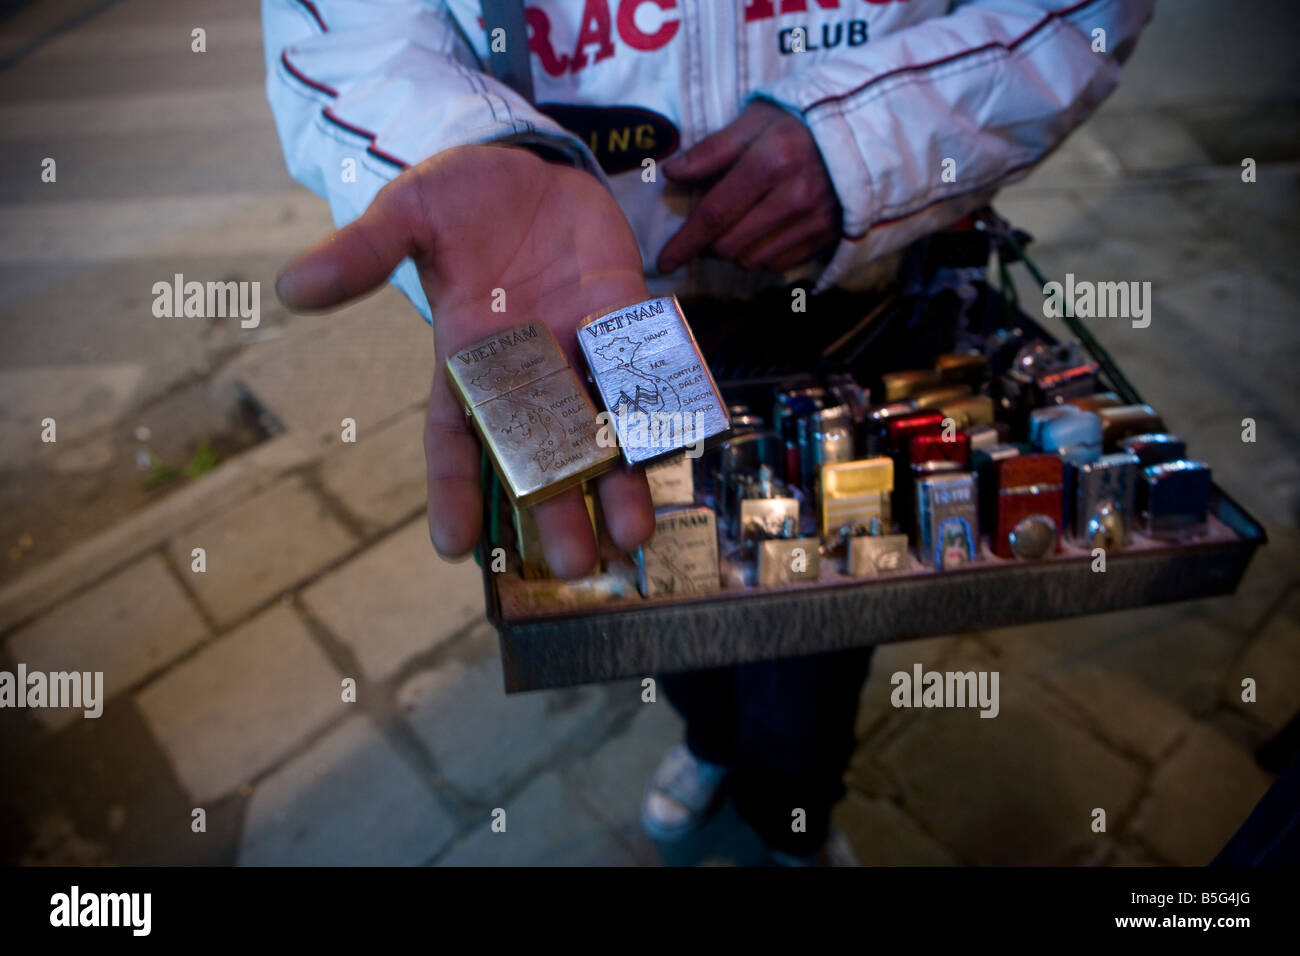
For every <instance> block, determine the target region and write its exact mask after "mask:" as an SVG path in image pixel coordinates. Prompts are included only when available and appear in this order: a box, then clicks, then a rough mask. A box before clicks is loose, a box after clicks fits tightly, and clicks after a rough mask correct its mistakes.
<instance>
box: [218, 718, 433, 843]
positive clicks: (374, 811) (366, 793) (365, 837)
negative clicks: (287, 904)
mask: <svg viewBox="0 0 1300 956" xmlns="http://www.w3.org/2000/svg"><path fill="white" fill-rule="evenodd" d="M455 832H456V824H455V821H454V820H453V819H452V817H451V815H450V814H448V813H447V811H446V810H444V809H443V808H442V807H441V806H440V805H439V803H438V801H437V799H436V797H435V796H434V795H433V793H432V791H431V790H430V789H429V788H428V787H427V786H426V785H425V784H424V783H423V782H422V781H421V780H420V778H419V776H418V775H417V774H416V772H415V771H414V770H412V769H411V768H410V767H409V766H408V765H407V764H406V762H405V761H404V760H403V759H402V758H401V756H399V754H398V753H397V751H395V750H394V749H393V747H392V746H391V745H390V744H389V743H388V742H387V741H386V740H385V739H384V738H383V737H382V736H381V735H380V733H379V732H378V730H376V728H375V726H374V724H373V722H372V721H371V720H370V718H369V717H366V716H364V715H357V716H354V717H349V718H347V719H346V720H344V721H343V722H342V723H341V724H339V725H338V726H337V727H334V728H333V729H332V730H330V731H329V733H327V734H326V735H325V736H324V737H322V738H321V739H320V740H318V741H317V742H316V743H314V744H312V745H311V746H310V747H309V748H308V749H307V750H305V751H303V752H302V753H301V754H299V755H298V756H296V757H294V758H293V759H291V760H290V761H289V762H288V763H286V764H284V765H283V766H281V767H280V768H278V769H277V770H276V771H275V772H274V773H272V774H271V775H270V776H268V777H266V778H265V779H264V780H262V781H261V782H260V783H258V784H257V786H256V788H255V789H254V790H253V796H252V799H251V800H250V801H249V804H248V812H247V816H246V817H245V821H244V829H243V835H242V839H241V844H240V850H239V863H240V864H241V865H244V866H415V865H418V864H420V863H423V862H425V861H426V860H428V859H429V858H430V857H431V856H433V855H434V854H435V853H437V852H439V851H440V850H442V849H443V848H444V847H445V846H446V845H447V844H448V843H449V842H450V840H451V838H452V837H453V836H454V835H455Z"/></svg>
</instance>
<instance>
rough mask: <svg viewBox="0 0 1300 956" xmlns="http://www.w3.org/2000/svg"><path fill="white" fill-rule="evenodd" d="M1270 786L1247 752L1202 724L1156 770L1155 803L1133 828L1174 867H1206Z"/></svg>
mask: <svg viewBox="0 0 1300 956" xmlns="http://www.w3.org/2000/svg"><path fill="white" fill-rule="evenodd" d="M1271 782H1272V778H1271V777H1270V776H1269V775H1268V774H1266V773H1264V771H1262V770H1260V769H1259V767H1257V766H1256V765H1255V762H1254V760H1252V759H1251V758H1250V756H1249V755H1248V754H1246V753H1243V752H1242V751H1241V750H1240V749H1238V748H1237V747H1235V746H1233V745H1232V743H1231V742H1230V741H1228V740H1227V739H1226V738H1225V737H1223V736H1222V735H1220V734H1218V733H1217V732H1215V731H1214V730H1212V729H1210V728H1209V727H1206V726H1205V725H1203V724H1198V725H1196V726H1194V727H1192V729H1191V730H1190V731H1189V732H1188V733H1187V735H1186V736H1185V737H1184V738H1183V740H1182V742H1181V743H1180V744H1179V746H1178V747H1177V749H1176V750H1175V751H1174V752H1173V754H1171V755H1170V757H1169V759H1168V760H1167V761H1165V763H1164V764H1162V765H1161V766H1160V767H1159V768H1157V770H1156V772H1155V774H1154V775H1153V776H1152V778H1151V783H1150V799H1149V800H1148V801H1147V802H1146V803H1145V805H1144V806H1143V807H1142V810H1141V812H1140V813H1139V814H1138V815H1137V816H1136V818H1135V819H1134V821H1133V826H1132V828H1131V830H1132V832H1133V833H1135V834H1136V835H1137V836H1139V837H1140V838H1141V839H1142V841H1143V843H1145V844H1147V845H1148V846H1149V847H1150V848H1151V849H1152V850H1153V851H1154V852H1155V853H1157V854H1158V855H1159V856H1161V857H1163V858H1165V859H1167V860H1169V861H1171V862H1173V863H1175V864H1178V865H1181V866H1204V865H1205V864H1207V863H1209V862H1210V860H1212V859H1213V858H1214V856H1215V855H1216V854H1217V853H1218V852H1219V851H1220V850H1221V849H1223V846H1224V844H1226V843H1227V842H1228V840H1229V838H1231V836H1232V835H1233V834H1234V833H1236V832H1237V828H1238V827H1239V826H1241V824H1242V823H1243V822H1244V821H1245V819H1246V817H1247V816H1249V815H1250V811H1251V810H1253V809H1254V807H1255V804H1256V803H1257V802H1259V799H1260V798H1261V797H1262V796H1263V795H1264V791H1265V790H1267V789H1268V786H1269V784H1270V783H1271Z"/></svg>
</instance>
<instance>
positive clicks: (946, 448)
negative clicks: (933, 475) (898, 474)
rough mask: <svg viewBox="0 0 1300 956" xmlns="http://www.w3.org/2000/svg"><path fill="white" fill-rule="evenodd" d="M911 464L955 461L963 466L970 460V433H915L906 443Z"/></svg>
mask: <svg viewBox="0 0 1300 956" xmlns="http://www.w3.org/2000/svg"><path fill="white" fill-rule="evenodd" d="M908 452H909V455H910V456H911V462H912V464H913V465H919V464H920V463H921V462H923V461H955V462H957V464H959V465H961V466H962V467H963V468H965V467H966V465H967V463H968V462H969V461H970V435H967V434H966V433H965V432H956V433H954V434H952V435H950V436H948V437H944V436H943V435H942V434H939V435H916V436H914V437H913V438H912V441H911V443H910V444H909V445H908Z"/></svg>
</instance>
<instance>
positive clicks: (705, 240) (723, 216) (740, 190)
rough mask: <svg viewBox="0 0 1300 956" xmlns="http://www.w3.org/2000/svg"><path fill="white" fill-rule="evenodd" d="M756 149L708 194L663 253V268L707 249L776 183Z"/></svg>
mask: <svg viewBox="0 0 1300 956" xmlns="http://www.w3.org/2000/svg"><path fill="white" fill-rule="evenodd" d="M762 173H763V170H762V167H761V166H760V164H759V161H758V159H757V158H756V157H755V154H754V152H753V151H752V150H751V151H748V152H746V153H745V154H744V155H743V156H741V157H740V160H739V161H738V162H737V163H736V165H734V166H732V167H731V169H730V170H728V172H727V174H726V175H725V176H723V177H722V179H720V180H719V181H718V183H717V184H716V185H715V186H714V187H713V188H712V189H710V190H709V191H708V192H707V193H705V194H704V198H703V199H702V200H700V204H699V205H698V206H696V207H695V209H694V210H693V211H692V212H691V214H690V215H689V216H687V217H686V222H685V223H683V225H682V228H681V229H679V230H677V232H676V234H675V235H674V236H673V237H672V238H671V239H669V240H668V242H667V243H666V244H665V245H664V248H663V251H661V252H660V253H659V263H658V265H659V271H660V272H664V273H667V272H673V271H675V270H676V269H677V267H678V266H680V265H681V264H682V263H684V262H689V261H690V260H691V259H694V258H695V257H696V256H698V255H699V254H700V253H701V252H703V251H704V250H705V249H707V248H708V247H709V246H710V245H711V244H712V243H713V241H714V240H715V239H717V238H718V237H720V236H723V235H725V234H726V233H727V232H728V231H729V230H730V229H731V228H732V227H733V226H735V225H736V223H738V222H740V220H741V219H742V218H744V216H745V214H746V213H747V212H749V210H750V209H752V208H753V207H754V206H755V205H757V203H758V202H759V200H761V199H762V198H763V197H764V196H766V195H767V194H768V192H770V191H771V189H772V186H773V185H774V184H773V183H772V182H770V181H769V178H768V177H766V176H764V175H762Z"/></svg>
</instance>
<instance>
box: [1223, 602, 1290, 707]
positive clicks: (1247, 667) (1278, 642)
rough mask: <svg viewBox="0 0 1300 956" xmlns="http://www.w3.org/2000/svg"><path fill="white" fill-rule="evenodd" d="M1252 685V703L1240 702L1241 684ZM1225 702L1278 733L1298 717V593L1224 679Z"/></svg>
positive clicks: (1280, 610)
mask: <svg viewBox="0 0 1300 956" xmlns="http://www.w3.org/2000/svg"><path fill="white" fill-rule="evenodd" d="M1247 677H1250V678H1253V679H1254V681H1255V701H1254V703H1247V702H1245V701H1243V700H1242V699H1241V695H1242V691H1243V688H1242V680H1243V679H1245V678H1247ZM1223 694H1224V699H1225V700H1226V701H1227V702H1228V704H1229V705H1230V706H1232V707H1233V708H1234V709H1236V710H1237V711H1240V712H1241V713H1242V714H1245V715H1247V716H1249V717H1251V718H1253V719H1254V720H1256V721H1259V722H1260V723H1261V724H1263V725H1264V726H1266V727H1268V728H1269V730H1271V731H1273V732H1277V731H1279V730H1281V729H1282V728H1283V727H1285V726H1286V725H1287V724H1288V723H1290V721H1291V720H1292V718H1294V717H1295V716H1296V715H1297V714H1300V591H1292V592H1291V595H1290V597H1289V598H1288V599H1287V600H1286V603H1284V604H1283V605H1282V606H1281V607H1280V608H1278V610H1277V612H1276V613H1275V614H1274V615H1273V617H1272V618H1270V619H1269V621H1268V623H1267V624H1266V625H1265V627H1264V630H1263V631H1262V632H1261V633H1260V635H1259V637H1257V638H1256V639H1255V640H1254V641H1252V642H1251V644H1250V646H1249V647H1248V648H1247V649H1246V653H1245V654H1244V655H1243V656H1242V659H1241V661H1240V662H1239V663H1238V664H1237V665H1236V666H1234V667H1229V668H1228V670H1227V675H1226V677H1225V679H1224V686H1223Z"/></svg>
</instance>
